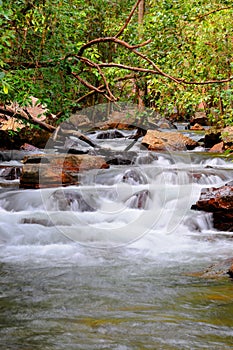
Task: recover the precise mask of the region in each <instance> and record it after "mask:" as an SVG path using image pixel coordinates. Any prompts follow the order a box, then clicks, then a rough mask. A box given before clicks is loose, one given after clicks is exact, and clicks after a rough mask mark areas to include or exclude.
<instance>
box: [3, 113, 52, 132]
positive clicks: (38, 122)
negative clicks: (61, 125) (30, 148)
mask: <svg viewBox="0 0 233 350" xmlns="http://www.w3.org/2000/svg"><path fill="white" fill-rule="evenodd" d="M23 112H24V113H23V114H22V113H19V112H15V111H12V110H11V109H10V108H9V109H7V108H0V113H1V114H3V115H7V116H9V117H15V118H16V119H21V120H26V121H27V122H30V123H31V124H33V125H39V126H40V127H41V128H42V129H44V130H46V131H49V132H53V131H54V130H55V129H56V128H55V127H54V126H52V125H50V124H47V123H45V122H43V121H41V120H38V119H35V118H33V117H32V116H31V115H30V113H29V112H28V111H26V110H25V109H24V110H23Z"/></svg>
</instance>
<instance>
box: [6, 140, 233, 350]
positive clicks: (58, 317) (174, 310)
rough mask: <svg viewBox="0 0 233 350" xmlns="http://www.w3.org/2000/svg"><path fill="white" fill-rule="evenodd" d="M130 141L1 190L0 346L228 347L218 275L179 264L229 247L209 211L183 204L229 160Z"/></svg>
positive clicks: (226, 293) (227, 310)
mask: <svg viewBox="0 0 233 350" xmlns="http://www.w3.org/2000/svg"><path fill="white" fill-rule="evenodd" d="M99 143H100V144H101V146H102V147H109V141H108V140H102V139H100V140H99ZM110 144H111V148H114V149H116V148H117V149H118V150H122V149H123V147H125V144H124V145H122V141H121V140H120V139H119V140H110ZM137 147H138V146H137V144H135V146H134V149H135V150H137V151H138V156H137V159H136V160H135V162H134V165H132V166H129V165H119V166H111V167H110V169H106V170H98V171H90V172H87V173H84V174H82V176H81V185H80V186H69V187H66V188H52V189H41V190H10V191H9V190H7V189H4V190H2V192H1V193H0V222H1V225H0V244H1V246H0V264H1V265H0V266H1V270H0V273H1V280H0V283H1V289H0V290H1V292H0V306H1V316H0V319H1V329H0V335H1V343H2V349H24V350H25V349H43V350H44V349H56V350H57V349H119V350H125V349H165V350H169V349H179V350H180V349H211V350H213V349H216V350H220V349H221V350H222V349H231V348H232V346H233V331H232V326H233V321H232V311H233V303H232V285H231V283H230V281H228V280H227V279H222V280H219V281H206V280H202V279H201V278H199V277H198V276H196V277H195V276H194V275H192V276H190V275H189V274H191V273H194V272H195V271H198V270H200V269H205V268H206V267H207V266H208V265H210V264H212V263H215V262H217V261H219V260H221V259H224V258H227V257H231V255H232V243H231V241H230V239H228V237H227V235H226V233H221V232H217V231H215V230H214V229H213V227H212V221H211V215H210V214H205V213H201V212H198V211H192V210H191V209H190V208H191V205H192V204H193V203H195V202H196V201H197V199H198V198H199V194H200V191H201V189H202V188H203V187H212V186H213V185H214V186H218V185H219V186H220V185H222V184H224V183H226V182H227V181H229V180H232V170H233V165H232V163H231V162H229V161H225V160H222V159H219V158H215V159H211V158H206V157H204V156H201V155H200V156H199V155H198V154H194V153H191V152H190V153H189V152H186V153H183V154H182V153H176V154H175V153H174V154H160V155H155V156H154V157H152V158H150V155H149V154H148V152H147V151H145V150H144V151H143V150H142V151H139V150H138V148H137ZM148 159H149V161H148ZM143 160H145V162H144V161H143Z"/></svg>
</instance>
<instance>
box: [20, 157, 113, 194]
mask: <svg viewBox="0 0 233 350" xmlns="http://www.w3.org/2000/svg"><path fill="white" fill-rule="evenodd" d="M108 167H109V165H108V164H107V163H106V162H105V160H104V158H103V157H100V156H90V155H71V154H47V155H45V154H39V155H33V156H26V157H25V158H24V165H23V169H22V175H21V177H20V187H21V188H44V187H54V186H62V185H64V186H66V185H71V184H78V183H79V178H78V176H79V173H80V172H82V171H87V170H90V169H103V168H108Z"/></svg>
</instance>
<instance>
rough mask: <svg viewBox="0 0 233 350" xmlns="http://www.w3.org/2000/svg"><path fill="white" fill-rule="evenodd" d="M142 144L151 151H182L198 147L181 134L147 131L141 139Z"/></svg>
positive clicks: (196, 143)
mask: <svg viewBox="0 0 233 350" xmlns="http://www.w3.org/2000/svg"><path fill="white" fill-rule="evenodd" d="M142 144H143V145H144V146H146V147H147V148H148V149H149V150H153V151H183V150H186V149H188V150H190V149H194V148H195V147H197V146H198V142H196V141H193V140H192V139H190V138H189V137H187V136H184V135H182V134H181V133H178V132H162V131H158V130H147V133H146V135H145V136H144V137H143V139H142Z"/></svg>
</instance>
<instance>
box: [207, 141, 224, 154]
mask: <svg viewBox="0 0 233 350" xmlns="http://www.w3.org/2000/svg"><path fill="white" fill-rule="evenodd" d="M209 152H212V153H223V152H224V143H223V142H219V143H217V144H216V145H214V146H213V147H211V148H210V149H209Z"/></svg>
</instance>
